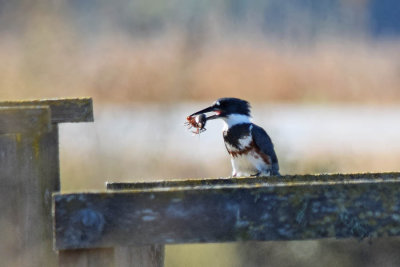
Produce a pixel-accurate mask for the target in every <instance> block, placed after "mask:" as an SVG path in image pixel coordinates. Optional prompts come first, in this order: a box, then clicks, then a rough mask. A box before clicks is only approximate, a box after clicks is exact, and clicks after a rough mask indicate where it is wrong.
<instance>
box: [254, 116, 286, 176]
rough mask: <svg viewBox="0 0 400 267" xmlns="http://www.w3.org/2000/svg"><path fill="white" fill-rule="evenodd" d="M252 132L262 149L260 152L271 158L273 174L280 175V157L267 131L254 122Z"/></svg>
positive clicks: (257, 144) (256, 142) (256, 143)
mask: <svg viewBox="0 0 400 267" xmlns="http://www.w3.org/2000/svg"><path fill="white" fill-rule="evenodd" d="M251 134H252V137H253V140H254V143H255V145H256V146H257V147H258V148H259V150H260V153H263V154H265V155H267V156H269V157H270V158H271V175H280V174H279V164H278V157H277V156H276V153H275V149H274V144H273V143H272V141H271V138H270V137H269V135H268V134H267V132H266V131H265V130H264V129H263V128H261V127H260V126H258V125H255V124H254V123H253V128H252V131H251Z"/></svg>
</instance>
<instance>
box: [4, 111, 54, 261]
mask: <svg viewBox="0 0 400 267" xmlns="http://www.w3.org/2000/svg"><path fill="white" fill-rule="evenodd" d="M18 119H19V121H18ZM0 122H1V127H2V129H1V130H0V132H1V133H2V135H0V179H1V187H0V194H1V199H2V201H1V203H0V205H1V208H0V210H1V213H2V214H1V221H0V236H1V237H2V241H1V242H0V254H1V256H0V258H1V259H2V264H4V266H38V267H39V266H55V265H56V264H57V257H56V256H57V255H56V254H55V253H54V252H53V250H52V232H51V226H52V220H51V212H50V211H51V193H52V192H53V191H58V190H59V180H58V176H59V171H58V170H59V168H58V160H57V159H58V153H57V152H58V151H57V149H58V147H57V146H56V145H57V144H58V132H57V125H52V124H51V123H50V109H49V108H48V107H27V108H1V109H0ZM33 129H35V130H36V131H32V130H33ZM25 130H28V131H25ZM6 132H8V134H5V133H6ZM4 261H5V262H4Z"/></svg>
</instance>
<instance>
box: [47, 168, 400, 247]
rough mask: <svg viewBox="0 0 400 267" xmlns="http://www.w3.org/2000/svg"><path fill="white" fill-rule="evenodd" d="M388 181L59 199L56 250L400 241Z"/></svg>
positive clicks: (398, 200)
mask: <svg viewBox="0 0 400 267" xmlns="http://www.w3.org/2000/svg"><path fill="white" fill-rule="evenodd" d="M385 175H386V174H383V175H382V177H383V178H365V179H361V178H360V179H341V180H339V181H335V180H323V179H322V180H318V179H317V178H316V177H313V176H311V175H310V176H303V178H304V179H303V180H297V181H292V182H287V183H286V182H284V181H281V180H279V181H271V182H266V183H260V184H233V185H216V186H201V187H169V188H168V187H167V188H153V189H143V190H122V191H113V192H100V193H95V192H93V193H74V194H55V195H54V212H55V213H54V216H55V224H54V225H55V238H56V248H57V249H73V248H93V247H109V246H116V245H119V246H130V245H146V244H178V243H201V242H229V241H239V240H299V239H316V238H326V237H337V238H345V237H347V238H349V237H356V238H365V237H381V236H394V235H400V216H398V213H399V212H400V177H398V176H397V177H392V178H384V177H385ZM283 178H284V177H283Z"/></svg>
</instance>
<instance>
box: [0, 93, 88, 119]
mask: <svg viewBox="0 0 400 267" xmlns="http://www.w3.org/2000/svg"><path fill="white" fill-rule="evenodd" d="M26 106H49V107H50V110H51V122H52V123H61V122H92V121H93V101H92V99H91V98H69V99H44V100H22V101H4V102H0V107H26Z"/></svg>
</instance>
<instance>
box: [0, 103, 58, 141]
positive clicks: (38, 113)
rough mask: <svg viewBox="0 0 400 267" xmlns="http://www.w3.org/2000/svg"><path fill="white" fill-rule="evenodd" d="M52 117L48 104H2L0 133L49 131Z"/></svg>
mask: <svg viewBox="0 0 400 267" xmlns="http://www.w3.org/2000/svg"><path fill="white" fill-rule="evenodd" d="M50 117H51V112H50V109H49V107H48V106H36V107H35V106H26V107H8V108H7V107H1V106H0V134H10V133H41V132H48V131H50V130H51V122H50ZM39 120H41V121H39Z"/></svg>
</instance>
